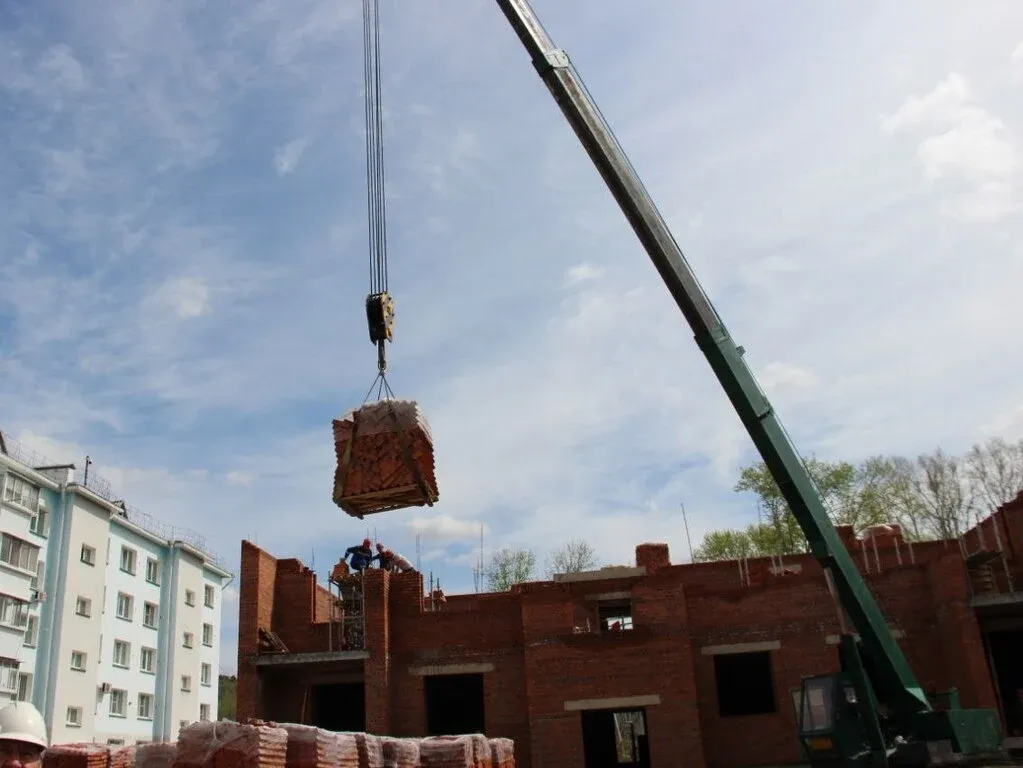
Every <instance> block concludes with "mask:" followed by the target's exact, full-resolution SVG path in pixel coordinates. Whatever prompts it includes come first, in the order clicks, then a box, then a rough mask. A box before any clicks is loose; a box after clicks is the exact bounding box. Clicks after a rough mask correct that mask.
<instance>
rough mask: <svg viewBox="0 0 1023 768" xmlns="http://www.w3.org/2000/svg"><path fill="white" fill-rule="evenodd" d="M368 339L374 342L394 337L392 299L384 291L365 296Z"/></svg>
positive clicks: (377, 342)
mask: <svg viewBox="0 0 1023 768" xmlns="http://www.w3.org/2000/svg"><path fill="white" fill-rule="evenodd" d="M366 321H367V322H368V323H369V340H370V341H372V342H373V343H374V344H380V342H383V341H392V340H393V339H394V299H393V298H391V295H390V294H389V293H387V292H386V291H382V292H380V293H371V294H370V295H369V296H367V297H366Z"/></svg>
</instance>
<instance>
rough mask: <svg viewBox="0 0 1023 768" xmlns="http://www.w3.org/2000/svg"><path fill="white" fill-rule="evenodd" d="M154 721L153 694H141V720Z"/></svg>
mask: <svg viewBox="0 0 1023 768" xmlns="http://www.w3.org/2000/svg"><path fill="white" fill-rule="evenodd" d="M152 719H153V694H151V693H140V694H139V720H152Z"/></svg>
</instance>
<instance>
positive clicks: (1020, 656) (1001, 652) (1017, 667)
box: [987, 629, 1023, 737]
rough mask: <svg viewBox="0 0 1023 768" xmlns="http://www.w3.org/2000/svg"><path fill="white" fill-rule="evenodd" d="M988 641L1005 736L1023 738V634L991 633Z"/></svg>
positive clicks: (1022, 632)
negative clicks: (1022, 650)
mask: <svg viewBox="0 0 1023 768" xmlns="http://www.w3.org/2000/svg"><path fill="white" fill-rule="evenodd" d="M987 640H988V648H989V649H990V651H991V666H992V667H994V669H993V670H992V671H993V672H994V678H995V689H996V691H997V694H998V698H999V699H1000V700H1001V703H1002V716H1003V717H1004V718H1005V735H1006V736H1012V737H1020V736H1023V653H1020V649H1021V648H1023V630H1018V629H1017V630H1013V631H1009V632H989V633H988V636H987Z"/></svg>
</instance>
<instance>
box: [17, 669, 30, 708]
mask: <svg viewBox="0 0 1023 768" xmlns="http://www.w3.org/2000/svg"><path fill="white" fill-rule="evenodd" d="M18 701H32V675H30V674H29V673H28V672H19V673H18Z"/></svg>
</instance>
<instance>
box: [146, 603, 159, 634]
mask: <svg viewBox="0 0 1023 768" xmlns="http://www.w3.org/2000/svg"><path fill="white" fill-rule="evenodd" d="M157 618H158V614H157V608H156V603H146V604H145V605H143V606H142V623H143V624H145V625H146V626H147V627H149V628H150V629H156V621H157Z"/></svg>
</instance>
